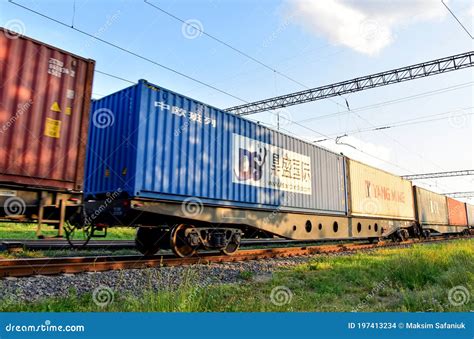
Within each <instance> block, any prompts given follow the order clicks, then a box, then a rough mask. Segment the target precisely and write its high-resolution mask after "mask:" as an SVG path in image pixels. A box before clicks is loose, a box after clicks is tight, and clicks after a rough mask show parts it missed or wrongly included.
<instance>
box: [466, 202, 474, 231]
mask: <svg viewBox="0 0 474 339" xmlns="http://www.w3.org/2000/svg"><path fill="white" fill-rule="evenodd" d="M466 211H467V223H468V225H469V226H471V227H474V205H470V204H466Z"/></svg>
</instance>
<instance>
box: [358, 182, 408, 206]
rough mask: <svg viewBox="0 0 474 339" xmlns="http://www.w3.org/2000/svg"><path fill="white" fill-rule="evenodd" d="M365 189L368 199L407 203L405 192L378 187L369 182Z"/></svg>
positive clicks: (366, 183)
mask: <svg viewBox="0 0 474 339" xmlns="http://www.w3.org/2000/svg"><path fill="white" fill-rule="evenodd" d="M365 188H366V194H367V198H375V199H379V200H386V201H395V202H399V203H405V193H404V192H401V191H397V190H396V189H393V188H390V187H387V186H382V185H376V184H373V183H371V182H370V181H368V180H366V181H365Z"/></svg>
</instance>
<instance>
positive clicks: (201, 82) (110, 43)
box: [9, 0, 248, 103]
mask: <svg viewBox="0 0 474 339" xmlns="http://www.w3.org/2000/svg"><path fill="white" fill-rule="evenodd" d="M9 2H10V3H11V4H13V5H15V6H18V7H20V8H23V9H25V10H27V11H29V12H31V13H34V14H36V15H39V16H41V17H43V18H45V19H48V20H50V21H53V22H56V23H57V24H59V25H62V26H64V27H68V28H70V29H72V30H75V31H77V32H79V33H81V34H83V35H86V36H88V37H91V38H93V39H95V40H97V41H100V42H102V43H104V44H106V45H108V46H111V47H114V48H116V49H118V50H120V51H122V52H125V53H128V54H130V55H133V56H135V57H137V58H140V59H142V60H144V61H147V62H149V63H151V64H154V65H156V66H158V67H160V68H163V69H165V70H167V71H170V72H172V73H175V74H177V75H179V76H181V77H183V78H186V79H188V80H191V81H193V82H196V83H199V84H201V85H203V86H205V87H208V88H210V89H213V90H215V91H217V92H220V93H222V94H225V95H227V96H229V97H232V98H234V99H237V100H239V101H242V102H245V103H248V101H246V100H244V99H242V98H239V97H238V96H236V95H233V94H231V93H229V92H227V91H225V90H222V89H220V88H217V87H215V86H213V85H210V84H208V83H206V82H204V81H201V80H199V79H196V78H194V77H192V76H189V75H187V74H185V73H183V72H181V71H178V70H175V69H173V68H171V67H168V66H166V65H163V64H161V63H159V62H157V61H154V60H152V59H150V58H148V57H145V56H143V55H141V54H138V53H136V52H133V51H131V50H129V49H127V48H124V47H122V46H119V45H117V44H115V43H112V42H110V41H107V40H105V39H102V38H99V37H97V36H95V35H93V34H90V33H88V32H86V31H83V30H81V29H78V28H77V27H71V26H70V25H68V24H66V23H64V22H62V21H60V20H57V19H55V18H53V17H50V16H48V15H46V14H44V13H41V12H38V11H36V10H34V9H32V8H30V7H27V6H24V5H22V4H19V3H17V2H15V1H13V0H9Z"/></svg>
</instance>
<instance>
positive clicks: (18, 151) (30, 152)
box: [0, 28, 95, 190]
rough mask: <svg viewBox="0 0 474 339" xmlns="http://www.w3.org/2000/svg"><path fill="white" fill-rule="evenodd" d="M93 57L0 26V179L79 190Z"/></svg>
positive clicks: (85, 140) (23, 184) (18, 183)
mask: <svg viewBox="0 0 474 339" xmlns="http://www.w3.org/2000/svg"><path fill="white" fill-rule="evenodd" d="M94 64H95V62H94V61H93V60H90V59H84V58H82V57H79V56H77V55H74V54H71V53H69V52H66V51H63V50H61V49H58V48H56V47H52V46H49V45H47V44H44V43H42V42H39V41H36V40H33V39H31V38H28V37H25V36H18V35H16V34H15V33H13V32H10V31H8V30H6V29H4V28H0V182H1V183H2V184H7V185H12V184H13V185H20V186H28V187H39V188H53V189H59V190H82V184H83V177H84V159H85V147H86V142H87V129H88V120H89V108H90V99H91V90H92V79H93V74H94Z"/></svg>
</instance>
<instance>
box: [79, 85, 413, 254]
mask: <svg viewBox="0 0 474 339" xmlns="http://www.w3.org/2000/svg"><path fill="white" fill-rule="evenodd" d="M91 120H92V122H91V123H90V129H89V146H88V157H87V165H86V173H87V175H86V182H85V204H86V211H87V212H86V214H87V216H88V219H89V220H88V222H90V223H93V224H94V225H95V227H109V226H124V225H126V226H133V227H137V228H138V231H137V239H136V240H137V246H138V248H139V249H140V250H141V251H142V252H143V253H147V254H150V253H154V252H156V251H157V250H158V249H160V248H170V247H171V249H173V251H174V252H175V253H176V254H177V255H179V256H187V255H191V254H193V253H194V252H195V251H196V249H198V248H207V249H220V250H222V251H223V252H225V253H228V254H230V253H233V252H235V251H236V250H237V249H238V246H239V243H240V239H241V238H242V237H243V236H245V237H252V236H254V235H256V234H260V233H264V234H270V235H274V236H279V237H283V238H287V239H295V240H317V239H322V240H334V239H360V238H371V239H378V238H379V237H381V236H389V235H391V234H392V233H395V232H396V231H397V230H398V229H400V228H410V227H413V225H414V220H415V219H414V205H413V196H412V188H411V183H410V182H409V181H406V180H403V179H401V178H399V177H396V176H394V175H392V174H389V173H387V172H383V171H380V170H377V169H374V168H371V167H369V166H366V165H363V164H361V163H357V162H352V161H349V163H348V164H346V157H344V156H342V155H340V154H336V153H333V152H330V151H328V150H326V149H323V148H320V147H318V146H315V145H313V144H310V143H307V142H304V141H302V140H299V139H297V138H293V137H291V136H288V135H285V134H282V133H280V132H278V131H275V130H272V129H269V128H267V127H265V126H262V125H260V124H257V123H254V122H251V121H249V120H246V119H243V118H241V117H239V116H236V115H233V114H230V113H227V112H224V111H222V110H219V109H216V108H214V107H211V106H208V105H206V104H203V103H201V102H199V101H196V100H194V99H191V98H188V97H185V96H183V95H180V94H177V93H175V92H172V91H169V90H167V89H164V88H161V87H159V86H156V85H154V84H151V83H149V82H147V81H145V80H140V81H139V83H138V84H137V85H134V86H131V87H129V88H126V89H124V90H122V91H119V92H117V93H114V94H112V95H109V96H106V97H104V98H102V99H100V100H96V101H94V102H93V104H92V113H91ZM348 168H349V169H350V171H351V173H352V174H351V176H350V177H351V179H350V180H351V185H352V186H351V188H352V190H353V194H352V195H351V198H349V197H348V194H349V191H348V189H347V188H348V185H347V184H348V180H349V178H348V173H347V169H348ZM367 182H369V184H370V187H367ZM367 189H368V191H369V193H368V195H367V193H366V191H367ZM349 199H352V200H351V201H352V203H351V211H349V210H348V207H349V204H348V201H349ZM360 199H362V205H361V204H360V203H359V200H360ZM364 204H365V205H364ZM370 206H375V210H371V209H370ZM348 213H352V214H354V215H356V216H357V218H356V219H354V222H355V224H353V223H352V221H351V218H349V216H348ZM407 233H408V232H407Z"/></svg>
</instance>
